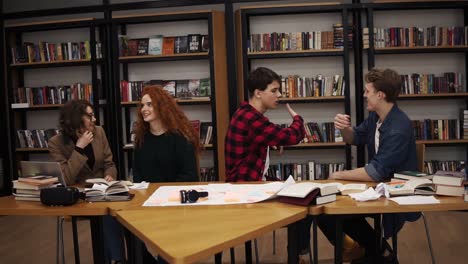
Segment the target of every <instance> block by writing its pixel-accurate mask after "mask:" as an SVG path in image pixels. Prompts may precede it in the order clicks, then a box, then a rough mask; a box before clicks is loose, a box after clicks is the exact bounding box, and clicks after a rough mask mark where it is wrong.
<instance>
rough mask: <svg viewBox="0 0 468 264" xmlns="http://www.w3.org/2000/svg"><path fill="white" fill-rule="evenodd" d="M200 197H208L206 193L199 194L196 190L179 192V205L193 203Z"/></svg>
mask: <svg viewBox="0 0 468 264" xmlns="http://www.w3.org/2000/svg"><path fill="white" fill-rule="evenodd" d="M201 197H208V192H199V191H196V190H180V202H181V203H195V202H196V201H198V199H199V198H201Z"/></svg>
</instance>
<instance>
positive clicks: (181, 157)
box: [175, 136, 198, 182]
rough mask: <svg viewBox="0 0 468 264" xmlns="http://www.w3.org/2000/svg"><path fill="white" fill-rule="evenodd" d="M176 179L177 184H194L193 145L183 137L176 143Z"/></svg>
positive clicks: (195, 175)
mask: <svg viewBox="0 0 468 264" xmlns="http://www.w3.org/2000/svg"><path fill="white" fill-rule="evenodd" d="M176 155H177V158H176V163H177V164H176V165H177V166H176V179H175V181H177V182H196V181H198V176H197V175H198V174H197V159H196V156H195V155H196V153H195V150H194V147H193V145H192V144H191V143H190V142H188V141H187V139H185V138H184V137H183V136H180V139H179V140H177V141H176Z"/></svg>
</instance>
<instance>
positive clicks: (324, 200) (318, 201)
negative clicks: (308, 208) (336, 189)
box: [312, 194, 336, 205]
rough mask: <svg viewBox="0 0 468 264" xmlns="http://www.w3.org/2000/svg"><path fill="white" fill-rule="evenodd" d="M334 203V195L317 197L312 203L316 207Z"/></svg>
mask: <svg viewBox="0 0 468 264" xmlns="http://www.w3.org/2000/svg"><path fill="white" fill-rule="evenodd" d="M334 201H336V194H330V195H325V196H317V197H316V198H315V200H314V201H313V202H312V203H313V204H316V205H321V204H326V203H331V202H334Z"/></svg>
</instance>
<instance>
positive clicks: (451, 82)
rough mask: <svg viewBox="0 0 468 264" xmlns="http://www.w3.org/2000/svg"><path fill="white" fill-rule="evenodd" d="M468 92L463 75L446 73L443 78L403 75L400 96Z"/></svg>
mask: <svg viewBox="0 0 468 264" xmlns="http://www.w3.org/2000/svg"><path fill="white" fill-rule="evenodd" d="M462 92H466V88H465V85H464V79H463V74H461V73H457V72H445V73H444V74H443V76H435V74H420V73H413V74H406V75H401V93H400V94H437V93H462Z"/></svg>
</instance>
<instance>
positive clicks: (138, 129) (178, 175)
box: [133, 85, 200, 182]
mask: <svg viewBox="0 0 468 264" xmlns="http://www.w3.org/2000/svg"><path fill="white" fill-rule="evenodd" d="M142 95H143V96H142V98H141V104H140V106H139V108H138V111H137V121H136V123H135V127H134V133H135V151H134V154H135V155H134V164H133V181H134V182H140V181H147V182H193V181H197V180H198V173H197V158H196V155H197V153H198V151H199V149H200V139H199V137H198V135H197V133H196V132H195V129H194V128H193V126H192V124H191V123H190V121H189V120H188V118H187V116H185V114H184V112H183V111H182V110H181V109H180V107H179V105H177V103H176V101H175V100H174V98H172V97H171V96H170V95H169V94H168V93H167V92H166V91H165V90H164V89H163V88H162V87H161V86H159V85H152V86H147V87H145V88H144V89H143V94H142Z"/></svg>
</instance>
